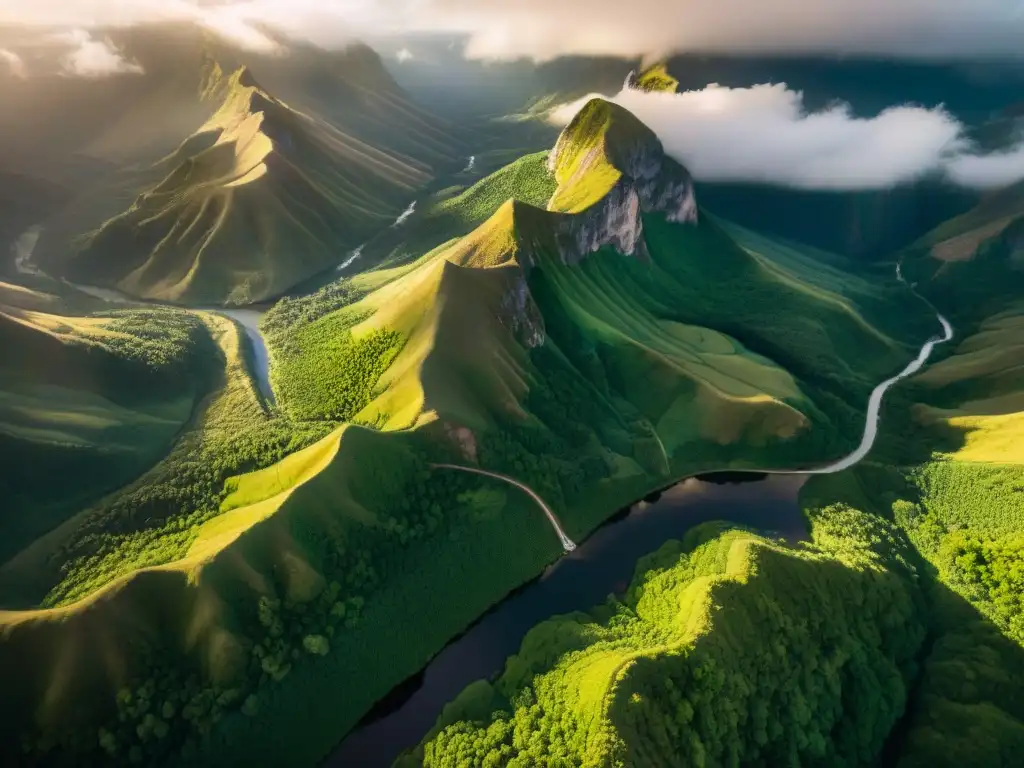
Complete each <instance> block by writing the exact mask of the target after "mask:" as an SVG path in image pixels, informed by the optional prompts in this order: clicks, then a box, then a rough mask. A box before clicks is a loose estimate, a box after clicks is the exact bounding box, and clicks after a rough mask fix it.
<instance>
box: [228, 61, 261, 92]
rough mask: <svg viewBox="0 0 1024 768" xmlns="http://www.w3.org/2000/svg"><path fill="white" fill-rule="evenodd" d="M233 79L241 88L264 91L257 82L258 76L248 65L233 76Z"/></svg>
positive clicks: (240, 68)
mask: <svg viewBox="0 0 1024 768" xmlns="http://www.w3.org/2000/svg"><path fill="white" fill-rule="evenodd" d="M231 79H232V81H233V82H234V83H236V84H237V85H238V86H239V87H241V88H256V89H259V90H262V88H261V87H260V84H259V83H258V82H256V76H255V75H254V74H253V73H252V70H251V69H249V67H248V65H242V66H241V67H239V68H238V69H237V70H235V72H234V74H233V75H231Z"/></svg>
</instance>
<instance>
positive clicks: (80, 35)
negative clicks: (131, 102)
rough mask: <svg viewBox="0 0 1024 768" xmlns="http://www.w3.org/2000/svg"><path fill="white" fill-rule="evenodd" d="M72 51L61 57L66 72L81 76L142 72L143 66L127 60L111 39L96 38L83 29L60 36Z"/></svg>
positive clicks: (105, 75)
mask: <svg viewBox="0 0 1024 768" xmlns="http://www.w3.org/2000/svg"><path fill="white" fill-rule="evenodd" d="M59 39H60V41H61V42H66V43H68V44H69V45H70V46H71V51H70V52H69V53H67V54H66V55H65V56H64V57H63V58H62V59H61V67H62V68H63V70H64V72H65V74H69V75H77V76H79V77H107V76H108V75H117V74H141V73H142V67H140V66H139V65H138V64H135V63H133V62H130V61H127V60H125V58H124V57H123V56H122V55H121V53H120V52H119V51H118V50H117V49H116V48H115V47H114V46H113V45H112V44H111V43H110V41H109V40H97V39H94V38H93V37H92V36H91V35H90V34H89V33H88V32H86V31H85V30H83V29H76V30H72V31H71V32H67V33H65V34H63V35H60V36H59Z"/></svg>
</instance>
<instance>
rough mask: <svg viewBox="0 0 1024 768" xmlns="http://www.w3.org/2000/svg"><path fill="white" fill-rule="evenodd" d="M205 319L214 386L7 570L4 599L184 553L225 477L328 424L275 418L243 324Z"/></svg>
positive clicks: (55, 600) (73, 586) (48, 600)
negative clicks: (167, 441) (254, 377)
mask: <svg viewBox="0 0 1024 768" xmlns="http://www.w3.org/2000/svg"><path fill="white" fill-rule="evenodd" d="M181 314H184V313H181ZM205 321H206V322H207V323H208V327H209V329H210V330H209V333H212V334H213V335H214V336H215V338H216V339H217V340H218V343H219V345H220V351H221V355H220V359H219V360H218V361H216V362H212V361H211V362H210V363H208V364H207V365H208V366H210V367H213V366H216V367H215V368H214V369H213V370H212V371H211V370H209V368H208V369H207V371H206V375H207V377H208V378H212V386H213V390H214V392H213V394H212V395H211V396H210V397H209V398H208V399H207V400H206V401H205V402H204V403H203V405H202V406H201V407H200V409H199V411H198V413H196V414H195V415H194V416H193V418H192V420H191V423H190V424H189V426H188V427H187V428H186V429H185V430H184V431H183V433H182V434H181V435H180V436H179V437H178V440H177V441H176V442H175V444H174V446H173V448H172V449H171V451H170V453H169V455H167V456H166V457H165V458H164V459H162V460H161V461H160V462H159V463H158V464H157V465H156V466H154V467H153V468H152V469H150V470H149V471H148V472H146V473H145V474H143V475H142V476H141V477H139V478H138V479H137V480H136V481H135V482H133V483H132V484H131V485H129V486H128V487H126V488H123V489H122V490H120V491H118V492H117V493H114V494H112V495H111V496H109V497H107V498H105V499H104V500H103V501H102V502H100V503H99V504H97V505H95V506H94V507H92V508H89V509H86V510H85V511H84V512H82V513H81V514H79V515H78V516H77V517H75V518H73V519H71V520H69V521H68V522H67V523H66V524H65V525H64V526H62V527H61V529H59V530H58V532H57V538H56V539H54V540H52V541H50V542H49V543H48V545H47V546H48V548H49V549H48V550H45V551H44V550H42V549H40V548H39V547H38V546H37V547H32V548H29V549H28V550H26V552H24V553H23V554H22V555H20V556H19V557H18V558H16V559H15V560H14V561H12V562H11V563H8V564H7V566H5V568H4V569H3V570H2V571H0V585H2V588H3V590H4V594H3V597H4V604H5V605H6V606H11V605H25V604H28V605H32V604H38V603H39V602H40V600H42V604H43V605H48V606H53V605H61V604H65V603H69V602H73V601H74V600H76V599H78V598H81V597H84V596H85V595H88V594H90V593H92V592H93V591H95V590H96V589H98V588H99V587H101V586H102V585H104V584H107V583H109V582H110V581H112V580H113V579H116V578H118V577H119V576H124V575H127V574H130V573H132V572H133V571H135V570H137V569H138V568H141V567H145V566H151V565H158V564H161V563H166V562H170V561H173V560H175V559H177V558H180V557H181V556H183V555H184V553H185V552H187V550H188V548H189V546H190V544H191V542H192V541H193V540H194V538H195V536H196V534H197V532H198V530H199V527H200V526H201V525H202V523H203V522H204V521H206V520H208V519H209V518H211V517H212V516H215V515H216V514H217V513H218V510H219V507H220V503H221V500H222V499H223V498H224V496H225V494H226V490H225V487H224V481H225V480H226V479H227V478H228V477H230V476H231V475H235V474H238V473H240V472H246V471H250V470H253V469H258V468H260V467H264V466H267V465H269V464H272V463H273V462H275V461H278V460H280V459H281V458H283V457H284V456H286V455H288V454H289V453H291V452H293V451H295V450H297V449H299V448H301V447H303V446H305V445H308V444H309V443H311V442H312V441H314V440H316V439H319V438H321V437H323V436H324V435H325V434H326V433H327V431H329V427H328V426H326V425H318V424H309V425H296V424H293V423H289V422H286V421H284V420H283V419H275V418H268V416H267V415H266V414H265V413H264V411H263V409H262V407H261V406H260V404H259V400H258V398H257V397H256V395H255V392H254V391H253V389H252V385H251V382H250V380H249V378H248V374H247V373H246V371H245V369H244V365H245V363H244V359H243V356H242V355H243V353H242V349H243V347H242V345H241V342H240V337H239V334H238V331H237V329H236V328H235V326H233V325H231V324H230V323H229V322H228V321H226V320H224V319H223V318H219V317H215V316H209V315H208V316H206V317H205ZM197 322H198V321H197ZM200 327H202V326H200ZM207 338H209V336H207ZM140 344H141V342H140ZM217 369H219V371H218V370H217ZM40 592H42V594H40ZM44 594H45V599H43V595H44Z"/></svg>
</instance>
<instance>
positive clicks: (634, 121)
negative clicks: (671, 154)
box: [549, 98, 665, 213]
mask: <svg viewBox="0 0 1024 768" xmlns="http://www.w3.org/2000/svg"><path fill="white" fill-rule="evenodd" d="M664 158H665V150H664V149H663V148H662V146H661V141H659V140H658V137H657V136H656V135H655V134H654V131H652V130H651V129H650V128H648V127H647V126H646V125H644V124H643V123H642V122H641V121H640V120H639V118H637V117H636V116H635V115H634V114H633V113H632V112H630V111H629V110H628V109H626V108H624V107H621V106H619V105H618V104H615V103H613V102H610V101H607V100H605V99H601V98H594V99H591V100H590V101H589V102H587V103H586V105H584V107H583V109H581V110H580V111H579V112H578V113H577V114H576V116H575V117H574V118H573V119H572V121H570V123H569V124H568V125H567V126H566V127H565V129H564V130H563V131H562V134H561V135H560V136H559V137H558V142H557V143H556V144H555V148H554V150H553V151H552V153H551V158H550V161H549V165H550V169H551V171H552V172H553V173H554V174H555V178H556V180H557V181H558V191H557V192H556V193H555V195H554V197H552V199H551V203H550V204H549V208H551V209H552V210H558V211H564V212H566V213H576V212H579V211H582V210H584V209H586V208H588V207H590V206H591V205H593V204H595V203H597V202H598V201H600V200H601V199H602V198H604V197H605V196H606V195H607V194H608V193H609V192H611V190H612V188H613V187H614V186H615V185H616V184H618V183H619V181H620V180H621V179H623V178H625V179H627V180H634V181H641V180H651V179H654V178H655V177H657V175H658V174H659V173H660V172H661V169H662V165H663V161H664Z"/></svg>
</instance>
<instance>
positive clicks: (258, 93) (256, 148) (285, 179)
mask: <svg viewBox="0 0 1024 768" xmlns="http://www.w3.org/2000/svg"><path fill="white" fill-rule="evenodd" d="M205 94H206V98H209V99H215V100H216V101H218V102H219V103H220V106H219V108H218V109H217V111H216V112H215V113H214V114H213V116H212V117H211V118H210V119H209V120H208V121H207V122H206V123H205V124H204V125H203V126H202V127H201V128H200V129H199V130H198V131H197V132H196V133H195V134H194V135H193V136H192V137H190V138H189V139H187V140H186V141H185V142H184V143H183V144H182V145H181V146H180V147H179V148H178V149H177V150H176V151H175V152H174V153H173V154H171V155H170V156H169V157H167V158H165V159H163V160H161V161H160V162H159V163H157V164H155V165H154V166H153V167H152V168H150V169H148V170H147V171H145V175H148V176H149V177H151V178H156V179H159V181H157V182H156V183H155V184H152V185H151V186H149V187H148V188H146V189H145V190H144V191H143V192H142V193H141V194H140V195H139V196H138V198H137V199H136V200H135V202H134V203H132V205H131V206H130V207H129V208H128V209H127V210H125V211H123V212H122V213H120V214H119V215H116V216H114V217H113V218H112V219H110V220H109V221H107V222H106V223H104V224H103V225H102V226H100V227H99V229H97V230H96V231H94V232H92V233H90V234H88V235H86V236H85V237H84V238H82V239H81V242H80V245H78V246H77V247H76V248H74V249H73V250H65V249H64V248H62V247H60V243H59V242H58V243H56V244H54V243H51V244H49V246H48V247H47V248H43V249H42V253H41V254H40V256H39V261H40V262H41V263H42V264H44V265H45V266H46V267H47V269H48V270H50V271H52V272H54V273H56V274H59V275H67V276H70V277H72V278H74V279H75V280H77V281H79V282H95V283H98V284H103V285H111V286H114V287H117V288H118V289H119V290H122V291H124V292H125V293H127V294H129V295H132V296H137V297H140V298H146V299H156V300H162V301H171V302H178V303H192V304H195V303H223V302H230V303H241V304H244V303H249V302H253V301H260V300H262V299H266V298H270V297H273V296H276V295H279V294H280V293H282V292H283V291H285V290H287V289H288V288H290V287H291V286H293V285H295V284H296V283H297V282H299V281H301V280H304V279H306V278H308V277H310V276H311V275H313V274H315V273H317V272H319V271H322V270H324V269H325V268H328V267H330V266H332V265H333V264H335V263H337V262H339V261H340V260H341V257H342V255H343V254H344V253H345V252H346V251H347V250H348V249H350V248H352V247H355V246H356V245H358V244H359V243H360V242H362V241H363V240H365V239H366V238H367V237H368V236H369V235H370V234H371V233H373V232H374V231H375V230H377V229H379V228H382V227H385V226H387V224H388V223H390V222H391V221H393V220H394V218H395V217H396V216H397V215H398V213H399V212H400V211H401V210H402V207H403V206H404V205H405V203H406V201H407V200H409V199H410V198H412V197H413V196H414V194H415V192H416V190H417V189H419V188H420V187H422V186H423V185H425V184H426V183H427V182H428V181H429V179H430V178H431V175H430V168H429V167H428V166H426V165H424V164H421V163H418V162H416V161H413V160H411V159H409V158H406V157H402V156H396V155H391V154H389V153H387V152H384V151H381V150H379V149H377V148H375V147H374V146H373V145H371V144H368V143H366V142H364V141H361V140H360V139H358V138H355V137H353V136H351V135H349V134H346V133H343V132H342V131H340V130H338V129H336V128H334V127H333V126H331V125H330V124H328V123H326V122H324V121H322V120H320V119H318V118H315V117H311V116H309V115H305V114H303V113H301V112H298V111H296V110H294V109H293V108H291V107H290V106H288V105H287V104H285V103H284V102H283V101H280V100H279V99H277V98H276V97H274V96H272V95H270V94H269V93H268V92H267V91H266V90H264V89H263V88H262V87H261V86H260V84H259V83H258V82H257V81H256V79H255V78H254V76H253V74H252V73H251V71H250V70H249V69H247V68H242V69H239V70H238V71H237V72H235V73H234V74H232V75H230V76H224V75H222V74H221V73H220V71H219V69H217V70H215V71H214V73H213V75H212V77H211V79H210V81H209V82H208V84H207V87H206V90H205Z"/></svg>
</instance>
